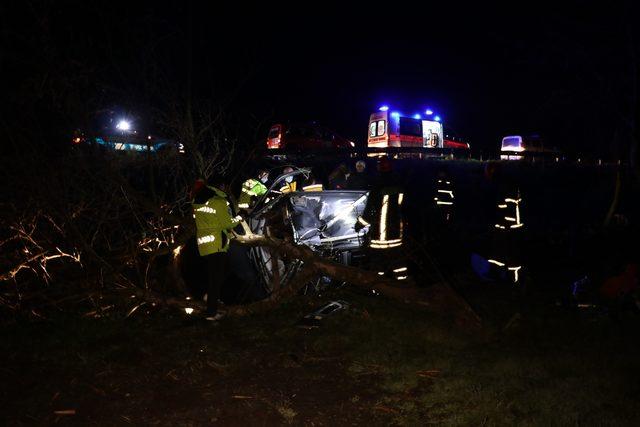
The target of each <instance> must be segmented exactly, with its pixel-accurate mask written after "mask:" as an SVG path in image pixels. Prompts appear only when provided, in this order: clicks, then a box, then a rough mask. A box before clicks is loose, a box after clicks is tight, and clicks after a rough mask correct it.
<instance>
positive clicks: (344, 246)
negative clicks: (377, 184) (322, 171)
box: [289, 191, 369, 250]
mask: <svg viewBox="0 0 640 427" xmlns="http://www.w3.org/2000/svg"><path fill="white" fill-rule="evenodd" d="M368 194H369V193H368V192H367V191H318V192H300V193H294V194H291V195H290V197H289V212H290V216H291V223H292V226H293V230H294V239H295V241H296V243H298V244H303V245H307V246H310V247H312V248H321V249H322V248H327V249H329V248H330V249H337V250H353V249H357V248H360V247H361V246H362V245H363V241H364V236H365V235H366V234H367V232H368V231H369V229H368V227H365V228H362V229H361V230H359V231H356V229H355V226H356V223H357V220H358V217H359V216H360V215H362V213H363V212H364V208H365V206H366V204H367V197H368Z"/></svg>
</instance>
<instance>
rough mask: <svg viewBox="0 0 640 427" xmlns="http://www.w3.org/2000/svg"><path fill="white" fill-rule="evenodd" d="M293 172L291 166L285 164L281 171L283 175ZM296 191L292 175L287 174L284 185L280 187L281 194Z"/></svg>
mask: <svg viewBox="0 0 640 427" xmlns="http://www.w3.org/2000/svg"><path fill="white" fill-rule="evenodd" d="M291 172H293V168H292V167H291V166H287V167H286V168H284V170H283V171H282V174H283V175H286V174H288V173H291ZM294 191H296V182H295V181H294V180H293V176H288V177H286V178H285V181H284V185H283V186H282V187H280V192H281V193H283V194H286V193H293V192H294Z"/></svg>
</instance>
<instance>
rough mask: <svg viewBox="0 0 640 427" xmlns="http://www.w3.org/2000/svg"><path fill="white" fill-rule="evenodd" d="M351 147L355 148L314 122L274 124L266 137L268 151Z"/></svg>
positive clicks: (346, 140) (350, 142)
mask: <svg viewBox="0 0 640 427" xmlns="http://www.w3.org/2000/svg"><path fill="white" fill-rule="evenodd" d="M352 147H355V143H354V142H353V141H350V140H348V139H346V138H344V137H342V136H340V135H338V134H337V133H335V132H333V131H332V130H330V129H329V128H326V127H324V126H321V125H319V124H317V123H315V122H312V123H304V124H295V123H294V124H275V125H273V126H271V129H269V135H268V136H267V148H269V149H289V150H301V149H318V148H352Z"/></svg>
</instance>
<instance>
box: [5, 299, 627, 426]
mask: <svg viewBox="0 0 640 427" xmlns="http://www.w3.org/2000/svg"><path fill="white" fill-rule="evenodd" d="M336 298H341V299H345V300H347V301H349V302H350V303H351V304H352V306H351V309H350V310H349V311H348V312H345V313H342V314H338V315H336V316H334V317H333V318H330V319H327V320H326V323H325V324H324V325H323V327H322V328H320V329H317V330H303V329H300V328H297V327H296V326H295V323H296V321H297V320H298V319H299V318H300V317H301V316H302V315H304V314H306V313H307V312H309V311H311V310H312V309H313V308H314V307H317V306H319V305H321V304H322V303H324V302H326V301H329V300H331V299H336ZM505 301H507V302H506V303H505V304H503V305H502V306H501V309H500V314H499V315H498V314H497V311H496V313H492V312H491V307H492V306H491V304H490V303H487V302H484V303H483V302H482V301H477V302H476V303H477V306H478V307H482V309H481V310H482V314H483V316H484V318H485V328H484V331H483V333H482V334H478V333H469V332H467V331H461V330H457V329H455V328H454V327H452V326H450V325H448V324H446V323H444V322H443V321H442V320H440V319H438V318H434V317H433V316H432V315H430V314H428V313H425V312H424V310H422V309H420V308H417V307H410V306H407V305H405V304H402V303H398V302H390V301H387V300H384V299H382V298H379V297H369V296H365V295H362V294H358V293H354V292H353V291H351V290H349V289H343V290H340V291H334V292H333V294H329V295H323V296H321V297H319V296H314V297H299V298H298V299H296V300H295V301H293V302H291V303H289V304H287V305H285V306H283V307H281V308H280V309H278V310H276V311H274V312H271V313H269V314H267V315H261V316H254V317H248V318H242V319H226V320H224V321H223V322H221V323H220V324H218V325H212V324H209V323H205V322H202V321H196V320H195V319H190V318H187V317H186V316H184V315H182V314H180V313H175V312H174V313H167V312H162V313H151V314H144V313H141V314H139V315H137V317H134V318H130V319H126V320H123V319H122V318H121V317H120V318H111V319H88V318H84V319H79V318H78V317H75V316H74V317H64V318H57V319H55V320H49V321H41V322H36V323H33V322H16V323H13V324H10V325H4V326H3V333H2V336H3V339H2V341H1V343H0V346H1V348H0V354H2V363H1V364H0V376H1V383H2V387H1V389H0V390H1V391H0V402H1V405H0V424H3V425H48V424H53V423H56V424H60V425H65V424H73V425H86V424H95V425H127V424H130V425H161V426H163V425H167V426H168V425H187V426H188V425H210V424H213V423H218V424H220V425H281V424H292V425H363V424H369V425H389V424H392V425H425V424H445V425H545V426H547V425H640V414H639V411H638V410H639V409H640V405H639V404H640V342H639V340H640V338H639V337H640V334H639V333H638V331H639V328H638V326H640V319H638V318H637V316H636V317H633V316H629V317H623V318H622V320H621V321H620V322H612V321H611V320H609V318H608V317H606V316H603V315H599V314H597V313H593V312H584V311H583V312H575V311H573V312H572V311H567V310H565V309H561V308H558V307H554V306H545V305H539V306H537V307H534V306H531V307H527V308H526V310H518V311H519V313H520V314H519V315H518V316H516V317H515V318H513V319H512V322H511V323H510V325H509V327H507V328H506V329H505V328H504V327H505V324H506V322H505V320H507V319H509V318H510V317H511V314H513V313H515V312H516V310H515V309H512V310H510V309H509V308H508V307H509V303H508V298H507V300H505ZM472 303H473V301H472ZM496 307H497V305H496ZM505 307H506V308H505ZM494 314H495V315H494ZM60 411H62V412H60Z"/></svg>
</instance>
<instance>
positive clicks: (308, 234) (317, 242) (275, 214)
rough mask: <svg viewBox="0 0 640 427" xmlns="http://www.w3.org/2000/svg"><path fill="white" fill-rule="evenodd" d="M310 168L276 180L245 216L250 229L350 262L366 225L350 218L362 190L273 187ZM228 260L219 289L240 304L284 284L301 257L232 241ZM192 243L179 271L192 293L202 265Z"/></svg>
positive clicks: (357, 211) (358, 252)
mask: <svg viewBox="0 0 640 427" xmlns="http://www.w3.org/2000/svg"><path fill="white" fill-rule="evenodd" d="M309 175H310V169H298V170H294V171H293V172H291V173H288V174H283V175H281V176H279V177H278V178H276V179H275V180H274V182H273V183H272V184H271V185H270V187H269V190H268V191H267V192H266V193H265V194H264V195H263V196H261V197H260V198H259V199H258V200H257V201H256V203H255V205H254V207H253V208H252V209H251V210H250V211H249V213H248V214H247V215H245V220H246V222H247V224H248V226H249V228H250V230H251V232H252V233H254V234H257V235H269V236H274V237H278V238H288V239H290V240H292V241H294V242H296V243H297V244H300V245H306V246H308V247H309V248H311V249H312V250H313V251H314V252H316V253H318V254H320V255H321V256H323V257H328V258H331V259H333V260H336V261H338V262H341V263H344V264H347V265H351V264H353V263H354V262H355V263H357V262H358V260H359V259H361V258H363V256H364V253H363V251H364V248H365V246H366V236H367V233H368V231H369V227H364V228H360V229H358V230H356V228H357V227H356V222H357V219H358V217H359V216H361V215H362V214H363V212H364V209H365V207H366V203H367V198H368V192H367V191H365V190H326V191H295V192H290V193H282V192H280V191H279V189H281V187H282V186H283V184H284V182H285V180H286V179H287V177H290V176H291V177H293V178H294V179H300V180H303V179H305V178H308V177H309ZM228 253H229V261H230V264H231V268H230V269H231V271H232V274H233V276H234V277H232V278H231V279H230V280H229V283H233V286H227V287H226V289H223V290H222V300H223V301H225V302H226V303H243V302H251V301H257V300H260V299H264V298H266V297H267V296H268V295H270V294H271V293H272V292H273V291H274V290H275V289H278V288H281V287H284V286H287V284H288V283H289V282H290V281H291V279H292V278H293V277H294V276H295V275H296V273H297V272H298V271H299V270H300V268H301V267H302V261H300V260H296V259H287V258H285V257H280V256H277V255H275V254H274V253H273V251H271V250H270V249H269V248H265V247H260V246H258V247H248V246H242V245H239V244H232V245H231V247H230V248H229V252H228ZM201 263H202V261H201V260H200V259H199V257H198V254H197V249H196V247H195V243H193V244H189V245H187V247H186V248H185V250H184V251H183V253H182V259H181V262H180V269H181V271H182V274H183V278H184V280H185V283H186V284H187V287H188V288H190V290H191V291H192V293H194V296H196V297H197V296H198V294H202V293H203V292H204V289H199V288H200V287H201V286H199V285H201V284H203V283H204V280H203V279H202V278H201V277H200V276H201V275H202V272H203V271H204V268H201V267H202V265H201Z"/></svg>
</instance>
